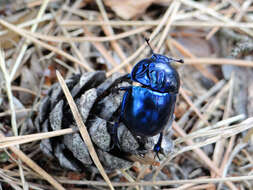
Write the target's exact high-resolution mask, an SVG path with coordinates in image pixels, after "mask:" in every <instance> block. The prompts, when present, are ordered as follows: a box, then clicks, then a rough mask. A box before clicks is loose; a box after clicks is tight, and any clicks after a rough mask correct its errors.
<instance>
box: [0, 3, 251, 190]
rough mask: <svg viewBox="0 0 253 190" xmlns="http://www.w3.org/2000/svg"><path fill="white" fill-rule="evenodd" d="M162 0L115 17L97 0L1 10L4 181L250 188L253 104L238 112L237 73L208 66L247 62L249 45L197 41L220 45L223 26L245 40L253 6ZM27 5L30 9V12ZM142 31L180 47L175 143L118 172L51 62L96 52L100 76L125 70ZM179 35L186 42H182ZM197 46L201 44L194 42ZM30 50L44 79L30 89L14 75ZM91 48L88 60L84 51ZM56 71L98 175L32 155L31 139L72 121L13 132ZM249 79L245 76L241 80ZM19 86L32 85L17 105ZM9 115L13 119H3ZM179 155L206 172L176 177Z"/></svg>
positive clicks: (89, 67)
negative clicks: (157, 156) (56, 167)
mask: <svg viewBox="0 0 253 190" xmlns="http://www.w3.org/2000/svg"><path fill="white" fill-rule="evenodd" d="M123 2H124V1H122V3H123ZM164 2H166V3H167V5H166V6H164V5H159V6H161V7H163V9H164V11H163V12H162V14H161V15H159V13H160V12H159V11H158V9H157V7H155V6H154V10H149V9H148V11H144V12H141V11H142V10H135V11H137V12H138V11H140V13H139V14H141V16H139V14H136V16H135V17H133V19H130V20H124V19H121V17H120V16H119V15H118V14H117V12H113V11H111V9H110V8H112V7H108V5H106V4H104V2H103V1H101V0H96V1H94V2H93V3H92V4H89V3H88V5H87V7H88V8H87V7H86V2H85V1H80V0H77V1H74V3H72V4H69V3H68V2H67V1H66V2H65V1H63V2H61V3H59V1H57V0H55V1H52V0H51V1H50V0H45V1H29V2H28V3H27V4H26V5H25V8H24V9H22V10H21V11H20V12H21V13H20V12H18V11H17V10H16V9H10V10H9V11H11V12H12V14H9V15H8V14H7V13H6V14H5V15H3V16H2V17H0V26H1V27H0V46H1V48H2V49H1V51H0V66H1V73H0V79H1V80H2V81H0V85H1V86H0V110H1V113H0V155H5V154H6V155H8V157H9V161H6V162H3V163H0V164H1V166H3V167H2V168H1V169H0V181H3V182H5V184H6V183H7V184H9V186H11V187H12V188H13V189H29V188H30V189H52V188H55V189H71V188H72V187H73V189H75V188H76V189H78V188H77V186H75V185H90V186H89V187H94V186H97V187H99V186H101V187H100V188H101V189H107V188H108V187H110V189H114V188H115V187H124V186H126V187H129V188H135V189H142V188H143V186H154V187H157V188H159V187H160V186H163V187H170V188H168V189H170V190H172V189H210V190H214V189H221V188H222V187H225V189H227V188H229V189H233V190H236V189H247V188H248V189H252V187H251V186H252V185H253V183H252V180H253V175H252V169H253V167H252V165H253V160H252V153H251V152H250V146H252V145H251V143H252V140H251V136H252V133H253V131H252V130H250V129H251V128H253V117H252V115H251V114H252V112H250V111H249V112H248V115H247V116H246V115H245V113H238V111H236V108H235V107H236V105H235V104H236V103H237V102H236V101H234V100H235V98H236V97H235V96H236V95H235V94H236V89H235V85H236V84H235V83H236V82H237V81H236V73H234V74H232V75H231V77H230V79H229V80H224V78H223V76H221V75H220V74H219V72H216V70H214V69H213V68H214V67H213V66H216V68H218V69H219V70H220V71H221V68H224V66H225V65H226V66H227V65H234V66H240V67H241V68H246V69H248V70H252V68H251V67H253V61H252V59H253V57H252V54H250V53H248V54H246V55H247V57H246V55H245V56H244V55H240V56H238V57H237V58H234V57H230V56H229V52H231V51H232V50H233V49H234V44H233V43H227V46H225V47H221V50H220V51H222V48H225V50H224V49H223V51H225V52H226V53H227V55H226V56H223V57H222V56H221V54H219V53H220V52H219V51H218V50H212V51H211V50H210V51H209V50H207V49H205V45H207V46H208V45H209V46H211V45H212V43H211V42H212V40H214V41H215V43H216V45H217V44H218V45H220V46H221V43H219V39H218V37H219V35H220V34H219V31H220V30H223V29H227V30H231V31H234V32H237V33H238V35H242V36H246V37H247V39H249V40H248V43H253V42H252V36H253V30H252V28H253V24H252V15H251V16H250V11H252V10H253V5H252V1H249V0H247V1H241V0H230V1H227V2H223V1H221V2H219V3H217V2H210V1H192V0H180V1H164ZM54 3H55V4H54ZM125 6H127V3H126V4H125ZM29 8H31V9H29ZM31 10H35V13H36V14H34V12H33V11H31ZM0 11H1V9H0ZM156 15H159V16H156ZM102 34H103V35H102ZM144 36H145V37H148V38H149V39H150V42H151V45H152V46H153V47H154V50H155V52H159V53H162V54H166V55H168V54H170V55H172V56H175V57H179V56H181V57H184V60H185V64H184V65H180V66H178V67H179V68H178V70H179V72H180V73H181V81H182V86H181V89H180V96H179V101H178V105H177V108H176V121H175V122H174V123H173V129H174V133H175V134H174V136H173V138H175V140H174V143H175V149H174V151H173V152H172V153H171V154H170V155H168V157H167V158H166V159H164V160H163V161H162V162H161V163H160V165H159V166H157V167H152V168H150V167H149V166H145V165H143V164H140V163H135V164H134V166H133V168H132V171H130V169H126V170H119V171H117V173H116V174H115V173H112V174H106V173H105V171H104V169H103V166H102V165H101V163H100V161H99V158H98V157H97V154H96V151H95V149H94V147H93V145H92V142H91V140H90V137H89V135H88V132H87V130H86V128H85V126H84V124H83V122H82V120H81V119H80V115H79V113H78V111H77V108H76V107H75V103H74V101H73V99H72V97H71V96H70V95H69V94H68V89H67V88H66V87H65V83H64V81H63V79H62V77H61V75H60V73H59V72H56V70H57V69H60V71H61V73H63V74H64V76H66V77H67V76H69V75H71V73H73V72H74V71H76V72H77V71H82V72H86V71H88V72H89V71H94V70H96V69H99V66H98V65H99V64H98V63H99V58H101V59H102V60H103V61H102V64H101V63H100V65H102V66H103V67H102V68H103V69H104V68H106V69H105V70H106V73H107V76H111V75H112V74H113V73H114V72H130V71H131V68H132V66H133V65H134V64H135V63H136V62H137V61H138V60H140V59H142V58H143V57H146V55H145V53H146V52H147V49H148V47H147V45H146V44H145V41H144V40H143V38H144ZM193 39H194V40H196V39H197V41H194V40H193ZM187 40H189V41H190V42H191V43H190V45H189V43H188V41H187ZM210 44H211V45H210ZM196 46H201V47H200V48H199V49H198V48H196ZM202 46H203V48H202ZM94 47H95V48H94ZM213 47H217V46H215V45H214V46H213ZM198 51H199V52H198ZM3 52H4V53H3ZM112 52H113V53H112ZM199 54H201V55H199ZM202 54H203V55H202ZM34 55H36V56H35V62H36V64H37V66H38V68H42V70H40V69H39V70H40V72H39V74H40V76H36V77H38V79H39V81H42V79H43V78H45V81H44V82H42V84H41V86H39V85H40V83H39V82H38V86H39V88H40V89H42V91H41V93H40V94H37V90H38V88H30V87H27V86H25V85H23V86H22V82H20V81H22V80H23V77H24V76H23V75H22V72H23V71H24V68H28V66H27V65H31V62H32V60H33V56H34ZM94 56H95V57H96V61H94V59H91V58H92V57H94ZM96 64H97V65H96ZM29 69H31V72H35V71H36V72H38V70H36V69H32V67H31V66H30V67H29ZM48 72H50V74H49V75H48V74H47V73H48ZM184 72H186V74H185V73H184ZM55 73H56V75H57V77H58V80H59V81H60V84H61V86H62V88H63V89H64V92H65V91H66V93H65V95H66V97H67V99H68V103H69V105H70V107H71V110H72V112H73V115H74V118H75V120H76V122H77V124H78V126H79V129H78V130H79V131H80V133H81V134H82V137H83V139H84V141H85V143H86V144H87V146H88V149H89V152H90V154H91V157H92V158H93V160H94V163H95V165H96V166H97V168H98V170H99V172H100V174H101V176H103V178H104V180H105V181H106V182H100V181H92V180H85V178H80V179H79V180H75V179H71V178H69V177H68V176H66V175H65V174H62V175H59V174H55V173H48V172H47V171H45V170H44V169H43V168H41V167H40V166H39V165H38V164H37V162H39V158H38V157H36V156H35V155H33V154H32V152H31V151H35V149H37V148H38V142H39V140H42V139H47V138H52V137H56V136H61V135H66V134H71V133H74V132H76V131H75V130H74V129H72V128H68V129H63V130H59V131H53V132H45V133H36V134H19V133H18V129H20V128H22V126H23V125H25V123H26V122H27V120H28V119H27V118H29V117H30V116H31V114H29V113H31V112H37V111H38V110H37V104H38V102H36V101H37V100H38V99H39V98H41V97H43V96H44V95H45V94H44V93H43V92H45V91H46V90H47V89H48V88H49V86H50V85H52V83H54V82H55V81H56V76H55ZM36 74H38V73H36ZM36 74H34V75H36ZM196 76H198V77H199V76H201V77H202V78H205V79H206V80H209V82H210V83H212V88H210V87H206V88H205V87H203V84H201V82H200V81H199V80H198V79H199V78H198V77H196ZM249 81H250V79H249ZM250 88H251V85H250V84H249V86H248V89H250ZM36 89H37V90H36ZM19 93H23V94H24V93H25V94H29V95H31V96H32V97H33V98H32V99H33V100H34V101H33V102H30V103H29V102H28V103H24V104H23V107H18V106H17V105H15V104H17V100H18V101H19V102H22V100H21V98H20V97H21V96H20V94H19ZM250 94H251V91H250V90H249V91H248V96H249V97H248V101H249V102H250V100H251V98H252V97H250ZM35 96H36V97H37V98H36V99H35V98H34V97H35ZM5 97H7V99H5ZM249 104H250V103H249ZM247 106H248V107H247ZM246 107H247V109H248V110H250V108H252V109H253V107H250V105H246ZM245 109H246V108H245ZM17 116H18V117H17ZM10 118H11V122H8V120H9V119H10ZM30 119H31V118H30ZM11 130H12V133H11V132H10V131H11ZM7 134H8V135H9V134H13V136H7ZM27 143H30V144H28V145H27ZM26 145H27V146H26ZM207 145H209V147H211V146H212V147H214V148H213V149H212V150H213V152H211V156H210V152H208V151H207V150H206V149H205V147H208V146H207ZM27 147H28V148H27ZM251 149H252V147H251ZM185 155H186V156H185ZM186 157H189V158H190V159H192V160H195V161H196V162H198V164H199V165H201V167H203V168H205V169H206V170H208V173H209V174H210V175H201V176H198V175H196V176H197V177H195V178H194V179H183V178H182V179H181V178H180V179H178V178H176V177H175V174H174V173H173V171H170V172H171V173H169V172H168V171H167V172H164V170H165V168H166V167H167V166H169V165H170V164H171V165H174V166H175V168H179V170H180V171H182V168H183V167H184V166H183V165H180V164H181V163H183V160H186V159H187V158H186ZM0 161H1V157H0ZM17 166H18V167H17ZM17 168H18V170H17ZM230 168H235V170H236V171H234V172H232V173H229V172H231V170H230ZM46 169H47V168H46ZM63 171H64V169H61V173H63ZM133 171H135V172H133ZM152 172H153V180H152V181H145V180H144V179H143V178H144V176H145V175H146V174H150V173H152ZM161 173H163V174H165V175H167V177H168V178H169V179H171V180H164V181H161V180H160V179H159V174H161ZM192 173H193V172H192ZM193 174H194V173H193ZM193 174H192V175H193ZM200 174H203V173H201V172H200ZM75 175H78V174H75ZM115 175H118V176H121V178H119V179H122V178H123V180H121V182H113V181H112V178H113V177H114V176H115ZM122 176H123V177H122ZM173 176H174V177H173ZM157 179H158V180H157ZM42 181H47V182H48V183H49V184H50V186H49V185H46V183H41V182H42ZM223 183H224V184H223ZM222 184H223V186H222ZM170 185H173V186H170ZM175 185H177V186H176V187H175ZM0 189H1V183H0Z"/></svg>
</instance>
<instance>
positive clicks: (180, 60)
mask: <svg viewBox="0 0 253 190" xmlns="http://www.w3.org/2000/svg"><path fill="white" fill-rule="evenodd" d="M171 60H173V61H175V62H179V63H184V60H183V59H174V58H171Z"/></svg>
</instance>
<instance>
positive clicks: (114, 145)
mask: <svg viewBox="0 0 253 190" xmlns="http://www.w3.org/2000/svg"><path fill="white" fill-rule="evenodd" d="M118 125H119V124H118V122H116V123H115V124H114V126H113V128H112V141H111V146H110V149H111V150H112V149H114V148H118V149H120V144H119V139H118V132H117V131H118Z"/></svg>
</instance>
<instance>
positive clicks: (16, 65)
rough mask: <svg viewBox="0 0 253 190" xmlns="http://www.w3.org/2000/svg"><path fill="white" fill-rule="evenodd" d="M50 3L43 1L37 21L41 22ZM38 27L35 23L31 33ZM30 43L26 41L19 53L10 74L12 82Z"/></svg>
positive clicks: (47, 0) (46, 0)
mask: <svg viewBox="0 0 253 190" xmlns="http://www.w3.org/2000/svg"><path fill="white" fill-rule="evenodd" d="M48 2H49V0H44V1H43V4H42V5H41V7H40V10H39V13H38V15H37V17H36V19H38V20H39V19H40V18H41V17H42V15H43V14H44V12H45V10H46V8H47V4H48ZM37 26H38V23H37V22H36V23H34V24H33V26H32V28H31V32H34V31H35V30H36V28H37ZM29 43H30V42H29V40H26V41H25V42H24V44H23V46H22V47H21V50H20V53H19V55H18V57H17V59H16V62H15V64H14V67H13V69H12V71H11V74H10V80H12V79H13V78H14V75H15V73H16V72H17V69H18V67H19V65H20V64H21V61H22V58H23V56H24V54H25V51H26V49H27V47H28V44H29Z"/></svg>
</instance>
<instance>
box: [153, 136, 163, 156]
mask: <svg viewBox="0 0 253 190" xmlns="http://www.w3.org/2000/svg"><path fill="white" fill-rule="evenodd" d="M162 140H163V133H162V132H161V133H160V136H159V139H158V141H157V143H156V145H155V146H154V148H153V150H154V152H155V157H156V156H157V157H158V158H159V156H158V153H159V152H161V150H162V147H161V146H162ZM159 159H160V158H159Z"/></svg>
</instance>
